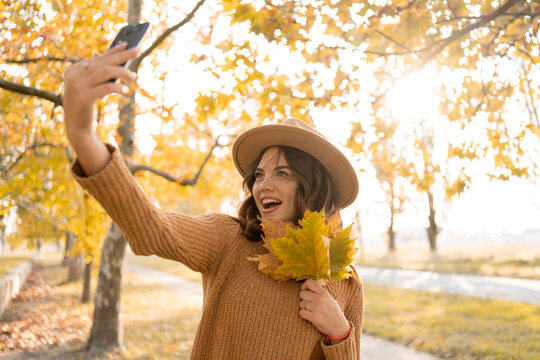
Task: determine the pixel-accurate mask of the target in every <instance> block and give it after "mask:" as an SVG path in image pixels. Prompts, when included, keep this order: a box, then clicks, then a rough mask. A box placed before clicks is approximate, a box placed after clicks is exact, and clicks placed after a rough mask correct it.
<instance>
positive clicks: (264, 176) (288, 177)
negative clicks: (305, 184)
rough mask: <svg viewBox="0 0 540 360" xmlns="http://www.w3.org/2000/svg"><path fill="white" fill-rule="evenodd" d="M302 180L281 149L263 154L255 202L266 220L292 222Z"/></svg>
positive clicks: (257, 178) (258, 169)
mask: <svg viewBox="0 0 540 360" xmlns="http://www.w3.org/2000/svg"><path fill="white" fill-rule="evenodd" d="M297 188H298V180H296V178H295V177H294V175H293V171H292V169H291V168H290V167H289V164H287V160H286V159H285V156H284V155H283V154H281V153H280V151H279V149H278V148H277V147H271V148H269V149H268V150H266V152H265V153H264V154H263V156H262V158H261V161H260V162H259V165H258V166H257V169H256V170H255V183H254V184H253V189H252V193H253V198H254V199H255V204H256V205H257V209H259V213H260V214H261V217H262V218H263V219H272V220H282V221H291V220H293V218H294V216H295V213H296V210H295V206H294V205H295V204H294V201H295V196H296V189H297Z"/></svg>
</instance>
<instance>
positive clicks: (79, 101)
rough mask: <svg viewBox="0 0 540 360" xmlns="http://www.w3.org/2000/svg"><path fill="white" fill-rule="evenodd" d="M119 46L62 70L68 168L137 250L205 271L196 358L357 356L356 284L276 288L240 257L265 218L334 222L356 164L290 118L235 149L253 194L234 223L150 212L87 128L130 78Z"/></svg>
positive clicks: (252, 248)
mask: <svg viewBox="0 0 540 360" xmlns="http://www.w3.org/2000/svg"><path fill="white" fill-rule="evenodd" d="M124 47H125V46H124V45H120V46H118V47H116V48H114V49H112V50H110V51H108V52H107V53H106V54H104V55H101V56H96V57H94V58H92V59H89V60H85V61H84V62H82V63H79V64H76V65H74V66H72V67H70V68H69V69H68V70H67V71H66V73H65V93H64V110H65V126H66V133H67V135H68V138H69V140H70V142H71V144H72V145H73V148H74V150H75V152H76V153H77V161H76V162H75V163H74V165H73V167H72V171H73V175H74V176H75V178H76V180H77V181H78V182H79V183H80V184H81V185H82V186H83V187H84V188H85V189H86V190H87V191H88V192H89V193H90V194H92V195H93V196H94V197H95V198H96V199H97V200H98V201H99V202H100V204H101V205H102V206H103V208H104V209H105V210H106V211H107V212H108V214H109V215H110V216H111V218H112V219H113V221H114V222H115V223H116V224H117V225H118V226H119V227H120V229H121V230H122V232H123V233H124V235H125V237H126V240H127V241H128V242H129V244H130V246H131V248H132V250H133V252H134V253H136V254H140V255H150V254H156V255H159V256H161V257H164V258H167V259H172V260H176V261H180V262H182V263H184V264H185V265H187V266H188V267H190V268H191V269H193V270H195V271H198V272H201V274H202V279H203V290H204V302H203V311H202V318H201V322H200V324H199V328H198V330H197V335H196V338H195V343H194V347H193V351H192V355H191V358H192V359H209V360H215V359H235V360H237V359H324V358H326V359H336V360H337V359H339V360H342V359H359V358H360V337H361V329H362V318H363V311H362V310H363V302H362V300H363V297H362V285H361V283H360V281H359V280H358V278H357V277H356V276H354V277H351V278H349V279H347V280H343V281H340V282H329V284H328V285H327V286H326V287H325V288H323V287H322V286H320V285H319V284H318V283H317V282H316V281H313V280H306V281H304V282H301V283H300V282H296V281H286V282H277V281H274V280H272V279H271V278H270V277H269V276H266V275H264V274H262V273H261V272H259V271H258V269H257V265H256V264H255V263H253V262H251V261H248V260H247V259H248V258H249V257H253V256H254V255H257V254H261V253H263V252H265V250H264V248H263V247H262V242H261V241H260V240H261V235H262V230H261V227H260V219H274V220H282V221H293V222H298V220H299V218H300V217H301V216H302V215H303V213H304V210H306V209H309V210H313V211H320V210H325V212H326V214H327V215H331V214H333V213H335V212H336V211H338V210H339V209H341V208H344V207H345V206H347V205H349V204H350V203H352V201H354V198H355V197H356V195H357V192H358V182H357V178H356V175H355V172H354V169H353V168H352V166H351V164H350V163H349V162H348V161H347V159H346V158H345V157H344V156H343V155H342V154H341V153H340V152H339V151H338V150H337V149H336V148H335V147H334V146H333V145H331V144H330V143H329V142H328V141H327V140H326V139H325V138H324V137H323V136H322V135H320V134H319V133H317V132H316V131H315V130H314V129H313V128H311V127H310V126H308V125H307V124H305V123H303V122H301V121H300V120H296V119H288V120H286V121H284V122H283V123H282V124H280V125H266V126H260V127H256V128H254V129H251V130H248V131H246V132H245V133H243V134H242V135H240V136H239V138H238V139H237V140H236V141H235V143H234V145H233V159H234V162H235V165H236V167H237V169H238V170H239V172H240V174H241V175H242V176H243V177H244V184H245V187H246V191H247V194H248V197H247V198H246V200H245V201H244V202H243V203H242V204H241V206H240V210H239V217H238V218H233V217H230V216H227V215H223V214H204V215H200V216H188V215H184V214H179V213H173V212H168V211H162V210H159V209H157V208H156V207H155V206H154V205H153V204H152V201H151V200H150V199H149V198H148V196H147V195H146V194H145V193H144V192H143V191H142V189H141V188H140V187H139V185H138V184H137V183H136V181H135V180H134V178H133V176H132V175H131V174H130V172H129V171H128V169H127V167H126V166H125V164H124V162H123V160H122V157H121V155H120V153H119V151H118V150H116V149H115V148H114V147H113V146H111V145H108V144H107V145H106V144H104V143H103V142H102V141H101V140H100V139H99V138H98V137H97V135H96V132H95V129H94V126H93V122H94V120H95V115H94V105H95V102H96V100H98V99H99V98H101V97H103V96H105V95H107V94H110V93H124V92H126V89H125V86H126V85H127V84H130V83H132V82H133V81H134V80H135V76H134V74H132V73H130V71H129V70H127V69H125V68H123V67H122V66H121V65H120V64H123V63H125V62H126V61H128V60H130V59H132V58H134V57H135V56H136V53H137V50H136V49H130V50H125V49H124ZM111 78H116V79H119V80H118V81H117V82H115V83H113V82H109V81H108V80H109V79H111Z"/></svg>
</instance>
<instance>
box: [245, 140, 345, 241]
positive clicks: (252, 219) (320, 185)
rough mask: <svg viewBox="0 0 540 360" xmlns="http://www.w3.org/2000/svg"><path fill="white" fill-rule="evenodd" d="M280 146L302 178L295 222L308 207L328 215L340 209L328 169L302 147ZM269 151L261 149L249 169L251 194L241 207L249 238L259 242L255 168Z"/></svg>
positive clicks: (260, 231)
mask: <svg viewBox="0 0 540 360" xmlns="http://www.w3.org/2000/svg"><path fill="white" fill-rule="evenodd" d="M277 148H278V149H279V152H278V156H280V155H281V154H283V156H285V159H286V160H287V163H288V164H289V167H290V168H291V169H292V171H293V175H294V177H295V179H296V180H297V181H298V188H297V191H296V198H295V201H294V205H295V209H296V212H295V217H294V221H293V223H295V224H296V225H298V221H299V220H300V219H301V218H302V217H303V216H304V212H305V211H306V210H311V211H321V210H324V213H325V215H326V216H331V215H333V214H334V213H336V212H337V211H339V207H338V202H337V199H336V195H335V191H334V188H333V185H332V180H331V178H330V174H328V170H326V168H325V167H324V166H323V165H322V164H321V163H320V162H319V161H318V160H316V159H315V158H314V157H313V156H311V155H309V154H307V153H306V152H304V151H302V150H298V149H296V148H293V147H289V146H277ZM266 150H268V148H266V149H264V150H263V151H261V153H260V154H259V156H258V157H257V159H256V160H255V161H254V162H253V163H252V164H251V166H250V167H249V169H248V171H247V175H246V177H245V178H244V182H243V187H244V191H245V192H246V195H247V197H246V199H245V200H244V201H242V203H240V206H239V207H238V218H237V221H238V222H239V223H240V226H241V227H242V230H243V232H244V235H245V237H246V238H247V239H248V240H250V241H259V240H261V235H262V228H261V221H260V219H259V215H260V214H259V210H258V209H257V205H256V204H255V199H254V198H253V193H252V190H253V184H254V183H255V170H256V169H257V166H258V165H259V163H260V161H261V158H262V156H263V155H264V153H265V151H266Z"/></svg>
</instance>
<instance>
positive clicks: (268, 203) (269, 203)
mask: <svg viewBox="0 0 540 360" xmlns="http://www.w3.org/2000/svg"><path fill="white" fill-rule="evenodd" d="M279 205H281V201H279V200H263V204H262V207H263V209H265V210H269V209H272V208H275V207H277V206H279Z"/></svg>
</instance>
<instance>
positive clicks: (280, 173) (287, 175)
mask: <svg viewBox="0 0 540 360" xmlns="http://www.w3.org/2000/svg"><path fill="white" fill-rule="evenodd" d="M277 176H279V177H289V173H288V172H286V171H278V172H277Z"/></svg>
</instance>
